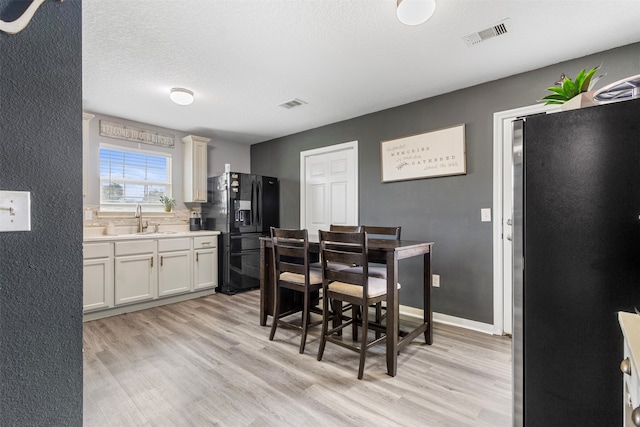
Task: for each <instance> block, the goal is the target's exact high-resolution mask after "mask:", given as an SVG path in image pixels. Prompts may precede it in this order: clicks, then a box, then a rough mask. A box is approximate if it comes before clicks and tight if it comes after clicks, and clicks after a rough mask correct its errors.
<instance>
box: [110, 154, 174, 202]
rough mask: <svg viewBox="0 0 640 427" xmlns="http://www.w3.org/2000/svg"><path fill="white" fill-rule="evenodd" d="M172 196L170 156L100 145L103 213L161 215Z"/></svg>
mask: <svg viewBox="0 0 640 427" xmlns="http://www.w3.org/2000/svg"><path fill="white" fill-rule="evenodd" d="M162 195H167V196H169V197H171V155H170V154H164V153H158V152H153V151H146V150H136V149H129V148H123V147H116V146H109V145H106V144H101V145H100V210H101V211H116V212H118V211H123V212H124V211H126V212H133V211H135V209H136V206H137V205H138V204H140V205H141V206H142V208H143V210H145V211H147V212H149V211H151V212H153V211H156V212H161V211H162V210H163V208H162V204H161V203H160V196H162Z"/></svg>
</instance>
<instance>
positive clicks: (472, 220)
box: [251, 44, 640, 324]
mask: <svg viewBox="0 0 640 427" xmlns="http://www.w3.org/2000/svg"><path fill="white" fill-rule="evenodd" d="M523 55H526V53H525V52H523ZM514 60H516V61H517V60H518V58H514ZM600 63H602V64H603V65H602V70H601V71H602V72H605V73H607V75H606V77H605V78H603V79H602V80H600V82H599V83H598V85H597V86H596V87H597V88H599V87H603V86H605V85H606V84H608V83H611V82H614V81H616V80H619V79H621V78H624V77H627V76H631V75H635V74H640V44H633V45H629V46H624V47H621V48H617V49H613V50H609V51H606V52H601V53H598V54H594V55H591V56H588V57H584V58H579V59H573V60H569V61H567V62H563V63H560V64H557V65H553V66H549V67H546V68H542V69H539V70H535V71H531V72H527V73H523V74H519V75H516V76H512V77H509V78H505V79H501V80H497V81H493V82H489V83H485V84H481V85H478V86H474V87H470V88H467V89H463V90H459V91H456V92H452V93H448V94H445V95H441V96H437V97H433V98H429V99H425V100H421V101H418V102H414V103H411V104H407V105H403V106H399V107H396V108H391V109H388V110H384V111H379V112H376V113H372V114H368V115H366V116H362V117H357V118H354V119H351V120H347V121H343V122H339V123H335V124H331V125H328V126H324V127H321V128H317V129H313V130H309V131H306V132H301V133H298V134H295V135H290V136H287V137H283V138H278V139H275V140H272V141H268V142H264V143H261V144H256V145H252V146H251V171H252V173H257V174H264V175H270V176H277V177H279V178H281V187H280V197H281V204H280V206H281V212H280V218H281V225H282V226H283V227H298V226H299V224H300V214H299V209H298V206H299V205H300V152H301V151H304V150H309V149H313V148H318V147H324V146H328V145H333V144H338V143H343V142H348V141H353V140H357V141H358V156H359V158H358V162H359V185H360V188H359V197H360V200H359V202H360V223H361V224H369V225H400V226H402V236H403V238H407V239H417V240H430V241H433V242H435V247H434V253H433V271H434V273H435V274H439V275H440V276H441V279H440V280H441V287H440V288H434V290H433V307H434V310H435V311H437V312H439V313H444V314H448V315H451V316H456V317H461V318H465V319H470V320H474V321H478V322H483V323H488V324H493V255H492V245H493V236H492V227H493V224H492V223H488V222H480V209H481V208H491V207H492V206H493V114H494V113H495V112H499V111H505V110H510V109H513V108H519V107H524V106H529V105H533V104H535V103H536V102H537V101H538V100H539V99H541V98H542V97H543V96H545V95H546V94H547V91H546V88H547V87H549V86H552V85H553V83H554V82H555V81H556V80H558V78H559V77H560V74H561V73H565V74H566V75H568V76H571V77H573V76H575V75H576V74H577V72H578V71H579V70H581V69H583V68H587V69H589V68H592V67H594V66H597V65H599V64H600ZM434 66H437V64H434ZM425 78H428V76H425ZM308 101H309V102H310V103H313V100H308ZM461 123H464V124H465V126H466V129H465V131H466V148H467V174H466V175H460V176H451V177H440V178H429V179H419V180H412V181H402V182H393V183H381V179H380V141H384V140H388V139H394V138H399V137H403V136H407V135H412V134H418V133H423V132H428V131H432V130H437V129H441V128H444V127H449V126H453V125H457V124H461ZM493 215H494V217H495V216H496V213H495V212H493ZM420 274H421V262H419V261H417V260H406V261H401V266H400V276H399V282H400V283H402V284H403V288H402V291H401V293H400V303H401V304H403V305H408V306H412V307H417V308H422V301H421V298H420V296H419V295H420V293H419V292H418V291H417V289H416V286H414V285H416V284H417V283H418V281H419V280H420V277H421V276H420ZM405 284H406V285H405Z"/></svg>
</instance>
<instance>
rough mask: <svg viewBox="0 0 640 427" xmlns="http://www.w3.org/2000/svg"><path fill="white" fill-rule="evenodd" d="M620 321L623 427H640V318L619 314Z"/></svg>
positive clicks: (635, 315) (633, 315)
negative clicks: (621, 337) (622, 345)
mask: <svg viewBox="0 0 640 427" xmlns="http://www.w3.org/2000/svg"><path fill="white" fill-rule="evenodd" d="M618 321H619V323H620V328H621V329H622V335H623V337H624V350H623V354H624V356H623V357H624V358H623V359H622V362H621V363H620V370H621V371H622V377H623V386H622V413H623V421H622V425H623V426H625V427H631V426H640V372H638V367H639V366H640V365H638V357H639V356H640V316H638V315H637V314H635V313H625V312H622V311H621V312H619V313H618Z"/></svg>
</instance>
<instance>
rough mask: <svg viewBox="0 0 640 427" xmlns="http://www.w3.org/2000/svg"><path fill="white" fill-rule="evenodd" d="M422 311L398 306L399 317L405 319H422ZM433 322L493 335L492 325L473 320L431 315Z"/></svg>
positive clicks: (440, 314)
mask: <svg viewBox="0 0 640 427" xmlns="http://www.w3.org/2000/svg"><path fill="white" fill-rule="evenodd" d="M423 315H424V311H423V310H422V309H419V308H415V307H409V306H407V305H401V306H400V316H401V317H406V318H407V319H422V318H423ZM433 321H434V322H435V323H442V324H445V325H451V326H458V327H460V328H465V329H471V330H473V331H478V332H482V333H485V334H489V335H493V325H491V324H489V323H482V322H477V321H475V320H469V319H464V318H462V317H455V316H450V315H448V314H442V313H436V312H434V313H433Z"/></svg>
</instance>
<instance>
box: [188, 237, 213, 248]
mask: <svg viewBox="0 0 640 427" xmlns="http://www.w3.org/2000/svg"><path fill="white" fill-rule="evenodd" d="M217 247H218V236H206V237H194V238H193V249H203V248H217Z"/></svg>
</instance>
